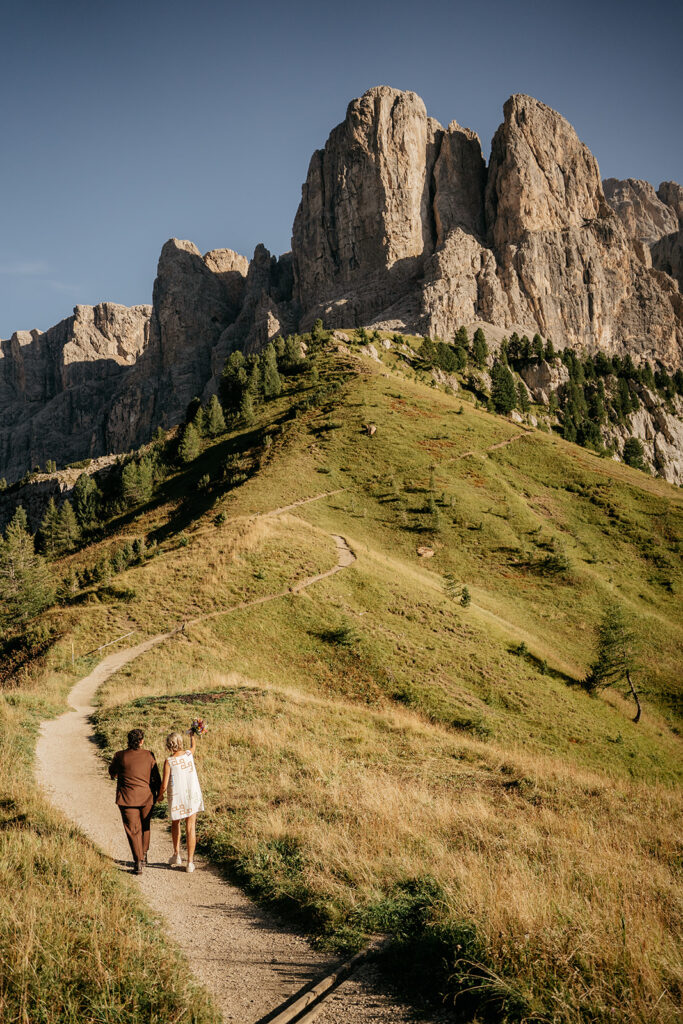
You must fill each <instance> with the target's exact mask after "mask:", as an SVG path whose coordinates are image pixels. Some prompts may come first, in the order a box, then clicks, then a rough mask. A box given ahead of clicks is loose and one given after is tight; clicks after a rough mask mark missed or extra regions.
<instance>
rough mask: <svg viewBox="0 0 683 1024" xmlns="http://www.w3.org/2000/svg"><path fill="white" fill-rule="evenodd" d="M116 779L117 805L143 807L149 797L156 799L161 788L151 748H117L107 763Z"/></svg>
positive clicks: (110, 773) (111, 774)
mask: <svg viewBox="0 0 683 1024" xmlns="http://www.w3.org/2000/svg"><path fill="white" fill-rule="evenodd" d="M109 775H110V776H111V778H112V779H116V803H117V804H118V806H119V807H144V805H145V804H146V803H148V801H149V799H150V797H151V798H152V799H153V800H156V798H157V796H158V795H159V790H160V789H161V776H160V775H159V769H158V767H157V760H156V758H155V756H154V754H153V753H152V751H151V750H144V749H140V750H119V751H117V752H116V753H115V754H114V759H113V761H112V763H111V764H110V765H109Z"/></svg>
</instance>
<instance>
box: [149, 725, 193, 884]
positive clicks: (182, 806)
mask: <svg viewBox="0 0 683 1024" xmlns="http://www.w3.org/2000/svg"><path fill="white" fill-rule="evenodd" d="M166 750H167V751H168V754H169V756H168V757H167V758H166V760H165V762H164V775H163V778H162V780H161V790H160V791H159V798H158V799H159V800H162V799H163V797H164V794H165V792H166V790H167V789H168V811H169V815H170V818H171V838H172V839H173V856H172V857H171V859H170V860H169V862H168V863H169V864H170V865H171V867H180V866H181V864H182V863H183V861H182V857H181V856H180V822H181V821H183V820H184V821H185V839H186V842H187V865H186V867H185V870H186V871H194V848H195V846H196V843H197V837H196V831H195V825H196V821H197V811H203V810H204V800H203V799H202V791H201V788H200V786H199V778H198V777H197V769H196V767H195V763H194V750H195V736H194V733H193V734H192V738H191V741H190V746H189V748H188V746H187V737H184V736H182V735H181V733H179V732H172V733H171V734H170V736H168V737H167V739H166Z"/></svg>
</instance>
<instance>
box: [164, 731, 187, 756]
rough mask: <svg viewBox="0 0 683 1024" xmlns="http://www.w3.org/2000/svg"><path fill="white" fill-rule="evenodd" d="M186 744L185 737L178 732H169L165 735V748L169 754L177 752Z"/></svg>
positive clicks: (183, 748)
mask: <svg viewBox="0 0 683 1024" xmlns="http://www.w3.org/2000/svg"><path fill="white" fill-rule="evenodd" d="M186 746H187V744H186V743H185V738H184V737H183V735H182V734H181V733H179V732H171V733H169V734H168V736H167V737H166V749H167V750H168V752H169V754H177V753H178V751H179V750H185V748H186Z"/></svg>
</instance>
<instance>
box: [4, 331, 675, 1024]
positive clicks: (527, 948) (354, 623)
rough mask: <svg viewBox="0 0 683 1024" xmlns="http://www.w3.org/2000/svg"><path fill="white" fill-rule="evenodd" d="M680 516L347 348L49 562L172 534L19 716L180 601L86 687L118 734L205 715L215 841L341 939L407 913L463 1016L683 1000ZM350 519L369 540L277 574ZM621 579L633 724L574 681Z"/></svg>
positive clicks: (155, 730) (219, 856)
mask: <svg viewBox="0 0 683 1024" xmlns="http://www.w3.org/2000/svg"><path fill="white" fill-rule="evenodd" d="M465 397H466V396H465ZM368 424H373V425H374V426H375V427H376V431H375V433H374V434H373V435H372V436H371V435H370V433H369V431H368V430H367V425H368ZM207 476H208V482H207V479H206V478H207ZM321 495H322V496H321ZM314 497H316V498H317V500H313V501H308V502H306V503H305V504H299V505H297V506H296V507H293V508H291V509H289V510H288V511H283V512H281V513H280V514H277V515H266V513H268V512H271V511H272V510H274V509H277V508H281V507H283V506H288V505H291V504H293V503H295V502H297V501H301V500H303V499H309V498H314ZM682 519H683V509H682V501H681V495H680V492H678V491H677V490H676V489H674V488H672V487H670V486H668V485H667V484H665V483H664V482H662V481H660V480H656V479H653V478H650V477H647V476H645V475H644V474H643V473H640V472H638V471H636V470H632V469H629V468H628V467H626V466H623V465H621V464H617V463H613V462H611V461H606V460H604V459H600V458H598V457H597V456H593V455H591V454H590V453H589V452H588V451H586V450H584V449H580V448H577V447H576V446H573V445H570V444H568V443H566V442H564V441H562V440H560V439H558V438H557V437H555V436H554V435H550V434H546V433H543V432H541V431H527V430H525V429H523V428H522V427H520V426H519V425H517V424H514V423H511V422H508V421H507V420H504V419H502V418H499V417H496V416H493V415H490V414H488V413H486V412H484V411H482V410H480V409H478V408H475V407H474V405H473V404H472V403H471V402H469V401H467V400H463V397H462V396H459V395H452V394H446V393H445V392H444V391H442V390H440V389H438V388H434V387H429V386H426V385H425V384H424V383H421V382H420V381H416V380H415V379H414V378H413V376H412V375H411V376H409V377H407V376H406V375H405V373H404V372H403V370H402V369H401V366H400V364H399V362H398V361H397V359H396V357H395V356H394V355H392V354H391V353H383V354H382V358H381V359H380V360H379V361H374V360H372V359H370V358H368V357H367V355H364V354H355V353H348V352H341V353H339V352H335V351H332V350H331V349H330V350H328V351H326V352H325V353H323V354H320V355H319V356H318V357H317V360H316V365H315V370H314V374H313V375H312V374H310V373H309V374H308V375H303V376H300V377H295V378H293V380H292V381H291V383H290V385H289V387H288V388H287V389H286V391H285V393H284V394H283V395H282V396H281V397H280V398H279V399H277V400H275V401H272V402H269V403H266V404H265V405H264V406H262V407H260V408H259V410H258V413H257V421H256V423H255V424H254V425H253V426H251V427H249V428H245V429H239V428H238V429H237V430H235V431H233V432H231V433H226V434H225V435H223V436H222V437H220V438H218V439H217V440H216V441H215V442H208V441H206V442H204V449H203V451H202V453H201V454H200V455H199V457H198V458H197V459H196V460H195V461H194V462H193V463H191V464H190V466H189V467H186V468H184V469H182V470H177V469H176V470H174V471H173V472H172V473H170V474H169V475H168V476H167V477H166V479H165V480H164V482H163V484H161V485H160V486H159V487H158V489H157V491H156V492H155V495H154V497H153V499H152V500H151V501H150V502H149V503H148V504H147V505H145V506H143V507H141V508H138V509H137V510H135V511H134V512H132V513H127V514H126V515H123V516H121V517H119V518H118V519H116V520H114V521H112V522H111V523H110V524H109V525H108V527H107V530H106V531H105V533H104V535H103V536H102V537H101V539H100V540H99V541H98V542H97V544H92V545H90V547H86V548H84V549H82V550H81V551H79V552H77V553H76V554H74V555H72V556H70V557H69V559H66V560H65V561H64V564H65V567H66V566H67V565H71V566H82V565H84V564H88V565H92V564H94V562H95V561H97V560H98V559H101V558H102V556H103V554H111V552H113V551H115V550H116V549H118V548H120V547H121V545H122V544H124V543H126V542H128V541H130V540H132V539H133V538H136V537H145V538H146V541H147V543H148V544H150V543H152V542H156V546H155V547H154V549H153V550H154V557H149V558H142V559H140V560H139V564H137V565H135V566H134V567H131V568H128V569H127V570H126V571H124V572H122V573H119V574H117V575H116V576H115V577H114V578H113V579H112V580H110V581H106V582H104V583H100V584H99V585H95V586H93V587H91V588H90V589H89V590H88V591H86V592H85V593H82V594H79V595H78V596H77V597H76V598H75V599H74V601H73V602H72V603H71V604H66V605H65V606H64V607H62V608H61V609H56V610H53V611H51V612H49V613H47V614H46V617H45V618H46V621H48V622H50V623H52V625H53V628H55V629H57V630H58V631H59V632H61V634H62V639H61V640H59V641H58V642H57V643H56V644H55V645H54V647H53V648H52V649H51V651H50V653H49V654H48V656H47V658H46V660H45V664H44V665H43V667H42V668H40V669H39V668H38V667H36V668H35V671H34V674H33V676H32V677H31V680H30V681H29V682H27V683H25V684H24V687H23V689H19V690H16V691H14V692H12V693H5V694H4V696H3V709H4V714H5V715H6V716H7V715H10V714H11V715H20V714H24V715H29V714H36V713H39V712H40V711H43V712H44V713H51V712H52V711H53V709H55V708H56V707H57V705H58V703H59V701H60V700H63V695H64V692H65V689H66V687H67V685H68V683H69V681H70V680H71V679H72V678H74V670H72V667H71V664H70V662H71V640H72V639H73V640H74V644H75V648H76V653H77V654H79V653H84V652H87V651H89V650H91V649H92V648H94V647H97V646H98V645H99V644H101V643H104V642H106V641H108V640H110V639H112V638H114V637H116V636H120V635H123V634H125V633H127V632H129V631H131V630H134V631H135V636H134V637H132V638H131V640H133V641H135V642H138V641H139V640H140V639H142V637H143V636H144V635H153V634H154V633H156V632H158V631H161V630H162V629H166V628H168V625H169V623H173V622H178V623H180V622H186V623H187V626H186V629H185V631H184V632H182V633H179V634H178V635H177V636H176V637H174V638H173V639H172V640H170V641H168V642H167V643H165V644H164V645H162V646H161V647H158V648H156V649H155V650H153V651H151V652H148V653H147V654H146V655H144V656H142V657H141V658H139V659H138V660H137V661H136V662H133V663H131V664H129V665H128V666H127V667H126V669H124V670H123V671H122V672H120V673H118V674H117V675H116V676H114V677H112V678H111V679H110V680H109V681H108V682H107V684H106V685H105V687H104V688H103V690H102V691H101V694H100V701H101V704H100V709H99V713H98V728H99V731H100V734H101V738H102V743H103V747H104V754H105V755H108V754H109V753H110V752H111V751H112V750H114V749H116V748H118V747H119V746H120V745H121V742H122V738H123V736H124V735H125V732H126V731H127V730H128V729H129V728H131V727H133V726H134V725H140V726H141V727H143V728H144V729H145V730H146V733H147V737H148V742H149V744H150V745H151V746H152V747H153V748H155V749H156V750H157V751H159V750H161V749H162V748H163V738H164V736H165V734H166V733H167V732H168V731H170V730H171V729H175V728H178V727H187V724H188V723H189V721H190V720H191V719H192V718H193V717H196V716H201V717H204V718H206V719H207V720H208V723H209V728H210V733H209V735H208V737H207V738H206V739H205V740H203V741H202V744H201V748H200V751H199V754H198V759H199V763H200V772H201V777H202V782H203V786H204V789H205V798H206V805H207V813H206V814H205V815H204V816H203V817H202V819H201V822H200V823H199V829H198V831H199V838H200V842H201V844H202V846H203V848H204V849H205V850H206V851H207V852H208V853H209V854H210V855H211V856H212V857H213V858H214V859H215V860H216V861H218V862H219V863H222V864H224V865H225V867H226V869H228V870H230V871H231V872H233V873H236V874H237V875H238V877H240V878H241V879H242V880H243V882H244V883H245V885H247V887H248V888H249V889H250V891H252V892H253V893H254V894H256V895H257V896H258V897H259V898H260V899H262V900H263V901H265V902H269V903H271V904H273V905H276V906H277V907H279V908H280V909H284V910H285V911H286V912H287V913H289V914H291V915H292V916H293V917H295V918H296V919H297V920H299V921H303V922H304V923H305V924H306V926H307V928H308V929H309V931H310V932H311V934H313V935H315V936H317V937H319V939H320V940H321V941H324V942H327V943H330V944H333V945H336V946H337V947H339V948H340V949H342V948H343V949H347V948H350V947H356V946H358V945H360V944H361V943H362V942H363V941H365V939H366V937H367V936H368V935H370V934H372V933H375V932H386V933H388V934H390V935H392V936H393V937H394V939H395V940H396V941H395V945H394V950H393V956H394V957H396V958H397V959H398V960H400V964H401V966H400V969H401V972H402V973H403V974H404V975H405V976H409V975H410V974H411V972H412V975H413V980H414V981H415V982H416V983H417V984H421V985H422V987H423V988H424V989H426V990H428V991H429V992H430V993H431V994H433V995H440V996H442V997H443V998H445V999H446V1000H447V1001H448V1002H449V1003H450V1004H454V1005H455V1008H456V1011H457V1012H458V1013H459V1014H460V1015H461V1016H462V1017H463V1019H478V1020H486V1019H491V1020H511V1021H512V1020H515V1021H520V1020H552V1021H558V1022H559V1021H567V1022H569V1021H580V1020H585V1021H588V1020H591V1021H596V1020H600V1021H601V1020H610V1021H613V1020H620V1021H634V1022H635V1021H645V1020H647V1021H658V1022H664V1021H673V1020H674V1019H676V1016H677V1012H678V1009H677V1007H678V1004H679V1001H680V997H681V991H682V985H683V968H682V965H681V959H680V933H681V905H680V898H679V894H680V890H679V889H678V888H677V886H678V885H679V883H680V869H681V847H680V839H679V837H680V820H681V800H680V790H679V789H678V788H677V787H678V783H679V781H680V774H681V756H680V755H681V740H680V738H679V728H680V723H681V720H680V678H679V677H680V671H679V665H680V650H681V641H682V639H683V627H682V625H681V620H680V605H679V603H678V598H677V592H678V591H679V589H680V537H681V522H682ZM333 535H341V536H343V537H344V538H345V539H346V541H347V543H348V544H349V546H350V547H351V549H352V550H353V552H354V554H355V555H356V561H355V562H354V563H353V564H352V565H351V566H349V567H348V568H345V569H343V570H342V571H340V572H338V573H336V574H335V575H333V576H329V577H327V578H325V579H322V580H320V581H319V582H316V583H314V584H312V585H311V586H309V587H307V588H305V589H302V590H300V591H297V592H287V591H288V588H291V587H295V586H296V584H297V583H299V582H301V581H304V580H307V579H309V578H310V577H312V576H315V575H316V574H318V573H322V572H324V571H325V570H327V569H329V568H331V567H332V566H333V565H334V564H335V562H336V559H337V549H336V547H335V542H334V540H333ZM418 549H422V554H420V553H419V552H418ZM425 549H426V550H425ZM461 586H467V588H468V590H469V592H470V594H471V603H470V604H469V606H468V607H463V606H462V605H461V604H460V602H459V600H458V599H457V597H454V596H451V595H452V594H453V593H454V591H455V592H457V588H458V587H461ZM283 591H284V592H285V594H284V596H280V597H278V598H276V599H274V600H268V601H264V602H263V603H261V604H258V605H254V606H252V607H248V608H239V607H236V606H238V605H240V604H242V603H243V602H249V601H252V600H253V599H256V598H259V597H264V598H265V597H267V596H268V595H272V594H280V593H282V592H283ZM612 599H617V600H618V601H619V602H620V604H621V605H622V607H623V609H624V611H625V612H626V614H627V616H628V618H629V620H630V622H631V624H632V626H633V629H634V631H635V632H636V633H637V634H638V636H639V637H640V640H641V663H642V671H641V672H639V673H638V678H637V683H638V685H639V686H640V688H641V691H642V700H643V706H644V714H643V718H642V720H641V721H640V723H639V724H638V725H635V724H634V723H633V722H632V721H631V719H632V715H633V707H632V706H631V704H629V702H628V700H627V698H626V696H625V695H624V694H622V693H620V692H618V691H611V690H608V691H606V692H605V694H604V695H603V696H602V697H599V698H595V697H591V696H589V695H588V694H587V693H586V692H585V691H584V690H583V689H582V688H581V687H580V686H579V685H577V684H578V681H579V680H580V679H581V678H582V677H583V675H584V674H585V672H586V669H587V667H588V665H589V664H590V661H591V659H592V657H593V655H594V645H595V637H594V627H595V625H596V624H597V622H598V621H599V619H600V616H601V614H602V611H603V609H604V607H605V605H606V603H607V602H608V601H609V600H612ZM229 609H231V610H229ZM223 610H225V611H223ZM207 616H208V617H207ZM131 640H126V641H123V643H129V642H131ZM96 657H99V655H97V656H96ZM86 663H87V659H79V660H78V661H77V664H76V674H82V671H80V672H79V671H78V670H79V667H80V668H81V669H82V670H83V671H85V668H84V666H85V665H86ZM46 695H49V696H46ZM12 728H13V727H12V726H10V731H11V729H12ZM25 799H27V800H28V799H29V797H28V796H27V797H26V798H25ZM31 799H33V797H31ZM3 834H4V833H3ZM92 858H93V859H96V855H94V854H92ZM111 884H112V886H115V884H116V883H114V882H112V883H111ZM121 898H123V896H122V897H121ZM45 941H46V942H47V941H49V940H48V939H45ZM22 983H24V984H27V982H25V980H24V981H23V982H22ZM18 984H19V982H18V981H17V985H18ZM10 989H11V986H10ZM12 992H14V990H11V991H10V995H8V996H7V998H8V999H9V998H12V999H14V1000H15V1003H16V1000H17V998H18V997H17V995H16V992H14V994H13V995H12V994H11V993H12ZM13 1005H14V1004H13ZM207 1012H208V1010H207ZM18 1019H21V1018H18ZM46 1019H58V1018H46ZM112 1019H114V1018H112ZM116 1019H118V1018H116ZM121 1019H122V1020H123V1019H126V1018H125V1017H121ZM131 1019H133V1018H131ZM179 1019H181V1018H179ZM188 1019H190V1018H188ZM198 1019H199V1018H198Z"/></svg>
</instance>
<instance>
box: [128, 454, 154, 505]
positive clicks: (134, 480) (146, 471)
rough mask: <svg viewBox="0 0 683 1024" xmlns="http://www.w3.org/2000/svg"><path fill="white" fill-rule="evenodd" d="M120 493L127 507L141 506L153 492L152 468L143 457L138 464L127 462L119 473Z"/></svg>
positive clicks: (148, 460)
mask: <svg viewBox="0 0 683 1024" xmlns="http://www.w3.org/2000/svg"><path fill="white" fill-rule="evenodd" d="M121 491H122V494H123V498H124V500H125V502H126V504H127V505H129V506H131V505H143V504H144V503H145V502H146V501H149V499H150V498H151V497H152V493H153V491H154V466H153V465H152V462H151V459H148V458H147V456H144V457H143V458H142V459H140V462H128V463H126V465H125V466H124V467H123V472H122V473H121Z"/></svg>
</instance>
